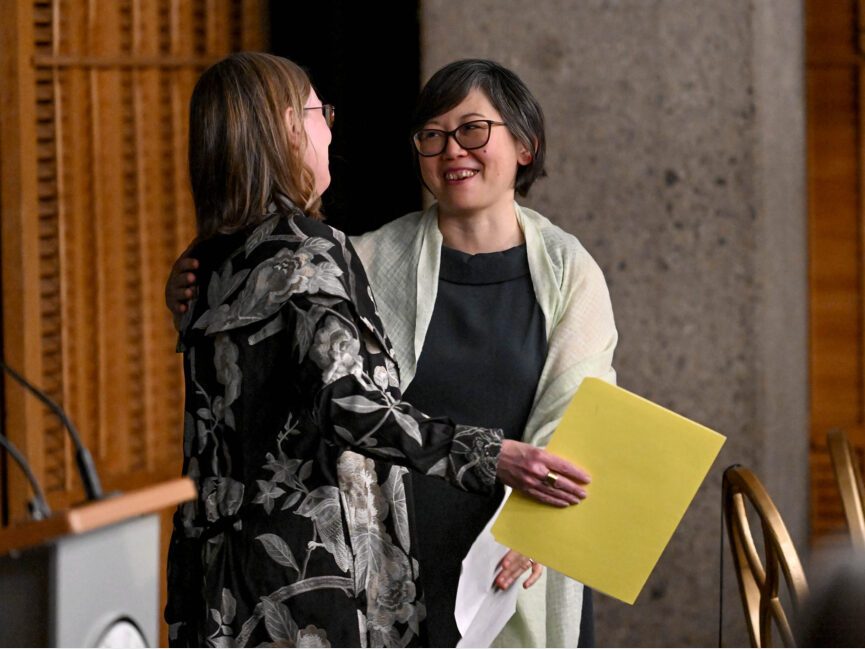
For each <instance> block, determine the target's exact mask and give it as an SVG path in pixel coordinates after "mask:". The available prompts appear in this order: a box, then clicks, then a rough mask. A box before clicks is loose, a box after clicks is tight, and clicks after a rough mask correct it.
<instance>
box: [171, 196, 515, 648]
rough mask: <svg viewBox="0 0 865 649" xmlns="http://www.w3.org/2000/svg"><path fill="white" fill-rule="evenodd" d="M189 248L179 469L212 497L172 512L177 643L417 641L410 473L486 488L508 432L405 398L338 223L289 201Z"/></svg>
mask: <svg viewBox="0 0 865 649" xmlns="http://www.w3.org/2000/svg"><path fill="white" fill-rule="evenodd" d="M192 254H193V256H195V257H196V258H197V259H199V261H200V264H201V265H200V271H199V277H200V278H201V285H200V287H199V297H198V298H197V300H196V301H195V302H194V303H193V304H192V305H191V308H190V310H189V312H188V313H187V317H186V318H185V320H184V323H183V324H182V327H181V338H180V346H181V348H182V349H183V351H184V370H185V376H186V408H185V432H184V466H183V471H184V474H186V475H188V476H189V477H191V478H192V479H193V480H194V481H195V482H196V483H197V485H198V488H199V496H198V499H197V500H195V501H193V502H191V503H187V504H185V505H182V506H181V507H179V508H178V511H177V513H176V514H175V517H174V534H173V536H172V540H171V547H170V552H169V563H168V578H169V582H168V587H169V593H168V596H169V599H168V606H167V608H166V620H167V621H168V623H169V625H170V626H169V629H170V638H171V642H172V644H173V645H184V644H189V645H193V646H246V645H256V646H257V645H260V644H266V645H273V644H275V645H283V646H284V645H289V646H291V645H294V646H298V647H302V646H330V645H331V644H332V645H335V646H386V647H390V646H406V645H411V644H417V642H418V640H419V636H420V624H421V621H422V620H423V618H424V615H425V613H424V605H423V598H422V593H421V590H420V588H419V584H418V580H417V577H418V575H417V572H418V567H417V562H416V560H415V559H414V558H413V556H412V547H411V546H412V534H411V529H410V525H409V521H410V514H409V511H408V508H407V502H406V496H405V488H404V485H403V475H404V474H405V472H406V471H407V469H406V468H405V467H411V468H413V469H415V470H418V471H421V472H423V473H426V474H428V475H436V476H441V477H442V478H444V479H446V480H448V481H449V482H450V483H452V484H453V485H455V486H457V487H460V488H462V489H466V490H471V491H478V492H490V491H491V490H492V488H493V485H494V481H495V466H496V461H497V459H498V453H499V450H500V447H501V434H500V432H499V431H493V430H488V429H483V428H475V427H467V426H458V425H454V424H452V423H451V422H450V421H449V420H447V419H441V418H439V419H431V418H428V417H426V416H425V415H423V414H422V413H420V412H418V411H417V410H415V409H413V408H412V407H411V406H410V405H409V404H407V403H405V402H402V401H401V400H400V392H399V388H398V386H399V376H398V373H397V368H396V365H395V363H394V360H393V358H394V354H393V350H392V348H391V344H390V342H389V341H388V339H387V337H386V336H385V334H384V332H383V330H382V325H381V322H380V320H379V317H378V315H377V313H376V307H375V301H374V299H373V296H372V291H371V290H370V288H369V285H368V283H367V279H366V275H365V273H364V271H363V267H362V266H361V264H360V262H359V261H358V259H357V256H356V255H355V254H354V251H353V249H352V247H351V244H349V243H348V242H347V241H346V238H345V236H344V235H343V234H342V233H341V232H339V231H336V230H333V229H332V228H330V227H328V226H326V225H324V224H323V223H321V222H319V221H315V220H312V219H308V218H306V217H305V216H303V215H302V214H300V213H299V212H296V211H294V210H290V209H282V210H280V211H274V213H273V214H270V215H268V217H267V218H266V220H264V222H262V223H261V224H260V225H259V226H257V227H256V228H255V229H254V230H252V231H251V232H250V231H247V232H245V233H237V234H234V235H225V236H222V235H220V236H217V237H214V238H213V239H210V240H207V241H205V242H204V243H202V244H200V245H199V246H198V247H197V248H196V250H195V251H194V252H193V253H192ZM348 449H352V450H351V451H350V450H348ZM355 451H356V452H355Z"/></svg>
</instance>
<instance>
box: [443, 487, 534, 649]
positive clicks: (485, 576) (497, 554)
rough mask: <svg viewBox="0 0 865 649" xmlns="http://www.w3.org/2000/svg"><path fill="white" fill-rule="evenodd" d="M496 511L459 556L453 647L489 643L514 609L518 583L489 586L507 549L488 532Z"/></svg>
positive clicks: (487, 645) (482, 645) (485, 645)
mask: <svg viewBox="0 0 865 649" xmlns="http://www.w3.org/2000/svg"><path fill="white" fill-rule="evenodd" d="M505 500H507V498H505ZM502 505H504V503H502ZM499 511H501V507H499ZM498 515H499V512H496V514H495V516H493V517H492V518H491V519H490V522H489V523H487V526H486V527H485V528H484V530H483V532H481V533H480V535H478V538H477V540H476V541H475V542H474V544H473V545H472V547H471V549H470V550H469V553H468V554H467V555H466V558H465V559H463V567H462V573H461V574H460V581H459V585H458V586H457V600H456V609H455V610H454V616H455V617H456V621H457V628H458V629H459V630H460V634H461V635H462V640H460V641H459V643H457V647H489V646H490V644H492V642H493V640H495V638H496V636H497V635H498V634H499V633H500V632H501V630H502V629H503V628H504V627H505V624H507V622H508V620H509V619H511V616H512V615H513V614H514V612H515V611H516V610H517V594H518V593H519V583H518V582H517V581H515V582H514V583H513V585H511V587H510V588H508V589H507V590H499V589H497V588H495V587H494V586H493V581H494V580H495V577H496V574H498V564H499V561H501V560H502V557H504V556H505V554H507V552H508V548H506V547H505V546H503V545H501V544H500V543H497V542H496V540H495V539H494V538H493V535H492V533H491V532H490V528H491V527H492V524H493V522H494V521H495V520H496V518H497V517H498Z"/></svg>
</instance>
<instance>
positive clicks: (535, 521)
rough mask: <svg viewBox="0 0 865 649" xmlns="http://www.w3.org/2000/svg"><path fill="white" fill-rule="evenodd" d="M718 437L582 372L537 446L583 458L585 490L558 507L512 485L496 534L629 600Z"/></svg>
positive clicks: (707, 462)
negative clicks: (543, 443)
mask: <svg viewBox="0 0 865 649" xmlns="http://www.w3.org/2000/svg"><path fill="white" fill-rule="evenodd" d="M725 440H726V438H725V437H724V436H723V435H719V434H718V433H716V432H714V431H712V430H709V429H708V428H706V427H705V426H701V425H700V424H697V423H695V422H693V421H690V420H689V419H686V418H684V417H682V416H680V415H677V414H676V413H674V412H671V411H670V410H667V409H665V408H662V407H661V406H659V405H657V404H654V403H652V402H651V401H648V400H646V399H643V398H642V397H639V396H637V395H635V394H632V393H630V392H628V391H627V390H623V389H622V388H618V387H616V386H614V385H610V384H609V383H605V382H604V381H601V380H600V379H593V378H589V379H585V380H584V381H583V383H582V384H581V385H580V388H579V390H577V393H576V395H575V396H574V399H573V401H571V404H570V406H568V409H567V411H566V412H565V416H564V417H563V418H562V422H561V424H559V427H558V428H557V429H556V432H555V433H554V434H553V437H552V440H551V441H550V444H549V446H548V447H547V450H549V451H550V452H551V453H555V454H556V455H560V456H562V457H564V458H566V459H568V460H570V461H571V462H573V463H574V464H576V465H578V466H581V467H583V468H585V469H586V470H587V471H588V472H589V475H591V477H592V482H591V484H590V485H589V486H588V489H587V491H588V494H589V495H588V498H586V500H584V501H583V502H582V503H580V504H579V505H575V506H571V507H568V508H566V509H559V508H556V507H550V506H548V505H542V504H540V503H537V502H535V501H533V500H530V499H529V498H527V497H525V496H522V495H521V494H519V493H517V492H513V493H512V494H511V496H510V498H509V499H508V502H507V503H506V504H505V506H504V508H503V509H502V512H501V514H499V518H498V520H497V521H496V522H495V524H494V525H493V527H492V533H493V535H494V536H495V538H496V540H497V541H498V542H499V543H501V544H503V545H506V546H508V547H510V548H513V549H515V550H518V551H519V552H522V553H523V554H525V555H527V556H530V557H532V558H533V559H535V560H536V561H538V562H540V563H542V564H544V565H546V566H549V567H550V568H554V569H555V570H557V571H559V572H561V573H563V574H565V575H568V576H569V577H572V578H573V579H576V580H577V581H581V582H583V583H584V584H586V585H587V586H590V587H592V588H594V589H596V590H599V591H601V592H602V593H606V594H607V595H610V596H611V597H615V598H616V599H619V600H622V601H623V602H626V603H627V604H633V603H634V601H635V600H636V599H637V595H639V594H640V590H641V589H642V588H643V585H644V584H645V583H646V580H647V579H648V578H649V575H650V574H651V572H652V569H653V568H654V567H655V564H656V563H657V562H658V559H659V558H660V556H661V552H663V550H664V548H665V547H666V545H667V543H668V542H669V541H670V537H672V535H673V532H674V531H675V529H676V526H677V525H678V524H679V521H681V520H682V516H683V515H684V514H685V510H686V509H687V508H688V505H689V504H690V503H691V500H693V498H694V495H695V494H696V493H697V489H698V487H699V486H700V483H701V482H702V481H703V479H704V478H705V477H706V474H707V473H708V471H709V468H710V467H711V466H712V463H713V462H714V461H715V458H716V457H717V455H718V452H719V451H720V450H721V446H723V444H724V441H725Z"/></svg>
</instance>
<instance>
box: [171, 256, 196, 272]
mask: <svg viewBox="0 0 865 649" xmlns="http://www.w3.org/2000/svg"><path fill="white" fill-rule="evenodd" d="M196 268H198V260H197V259H196V258H195V257H180V258H179V259H178V260H177V261H175V262H174V267H173V268H172V269H171V272H172V273H184V272H186V271H191V270H195V269H196Z"/></svg>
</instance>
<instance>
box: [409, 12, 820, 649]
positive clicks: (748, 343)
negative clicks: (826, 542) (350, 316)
mask: <svg viewBox="0 0 865 649" xmlns="http://www.w3.org/2000/svg"><path fill="white" fill-rule="evenodd" d="M421 8H422V10H421V30H422V36H421V43H422V61H423V76H424V78H427V77H428V76H429V75H430V74H431V73H432V72H433V71H435V70H436V69H438V68H439V67H441V66H442V65H443V64H445V63H447V62H449V61H451V60H454V59H456V58H462V57H468V56H477V57H485V58H492V59H495V60H498V61H499V62H501V63H503V64H504V65H506V66H508V67H510V68H512V69H513V70H515V71H516V72H517V73H518V74H519V75H520V76H521V77H522V78H523V80H524V81H525V82H526V83H527V84H528V85H529V87H530V88H531V89H532V90H533V91H534V92H535V94H536V95H537V96H538V98H539V100H540V101H541V104H542V105H543V107H544V110H545V112H546V116H547V120H548V125H549V126H548V128H549V132H548V135H549V156H548V160H549V163H548V171H549V177H548V178H547V179H545V180H543V181H541V182H540V183H539V184H538V185H537V186H536V187H535V189H534V190H533V191H532V194H531V195H530V196H529V198H528V199H527V200H526V201H525V203H526V204H528V205H529V206H531V207H534V208H535V209H537V210H539V211H540V212H542V213H544V214H545V215H547V216H548V217H550V218H551V219H552V220H553V221H555V222H556V223H558V224H559V225H561V226H562V227H564V228H565V229H567V230H569V231H571V232H573V233H575V234H576V235H577V236H578V237H579V238H580V239H581V240H582V241H583V243H584V244H585V245H586V247H587V248H588V249H589V251H590V252H591V253H592V254H593V255H594V256H595V258H596V259H597V260H598V262H599V263H600V265H601V267H602V268H603V269H604V271H605V273H606V277H607V280H608V283H609V285H610V291H611V294H612V299H613V307H614V309H615V312H616V320H617V324H618V327H619V331H620V335H621V342H620V344H619V349H618V351H617V354H616V368H617V370H618V373H619V380H620V383H621V385H622V386H624V387H626V388H628V389H631V390H633V391H635V392H638V393H640V394H642V395H645V396H646V397H648V398H650V399H652V400H654V401H657V402H658V403H661V404H663V405H665V406H668V407H670V408H673V409H675V410H677V411H678V412H680V413H682V414H684V415H686V416H688V417H691V418H693V419H696V420H697V421H700V422H702V423H705V424H706V425H708V426H710V427H712V428H714V429H716V430H718V431H720V432H722V433H723V434H725V435H727V436H728V438H729V441H728V443H727V445H726V447H725V449H724V450H723V451H722V454H721V457H720V458H719V460H718V462H717V463H716V465H715V468H714V469H713V471H712V472H711V474H710V476H709V478H708V480H707V481H706V483H705V484H704V486H703V487H702V489H701V490H700V492H699V494H698V495H697V498H696V500H695V502H694V503H693V505H692V506H691V508H690V510H689V511H688V513H687V514H686V516H685V518H684V520H683V522H682V525H681V526H680V528H679V530H678V531H677V533H676V534H675V536H674V538H673V540H672V542H671V544H670V546H669V547H668V549H667V551H666V552H665V553H664V555H663V556H662V558H661V561H660V562H659V565H658V567H657V569H656V570H655V572H654V574H653V575H652V577H651V578H650V580H649V583H648V584H647V586H646V588H645V590H644V591H643V593H642V595H641V596H640V598H639V600H638V601H637V603H636V605H635V606H633V607H628V606H625V605H623V604H620V603H618V602H615V601H613V600H610V599H607V598H603V597H601V598H599V599H600V601H599V603H598V607H597V608H598V611H597V637H598V642H599V644H601V645H602V646H604V645H606V646H610V645H626V646H627V645H631V646H694V645H696V646H716V645H715V643H716V642H717V628H718V599H719V589H718V581H719V579H718V574H719V534H720V482H721V473H722V470H723V468H724V467H726V466H727V465H729V464H731V463H733V462H740V463H742V464H746V465H748V466H750V467H752V468H754V469H755V470H756V472H757V473H758V475H759V476H760V477H761V478H762V479H763V480H764V482H765V483H766V485H767V487H768V488H769V490H770V492H771V493H772V494H773V495H774V496H775V499H776V501H777V502H778V505H779V509H780V510H781V513H782V515H783V516H784V517H785V519H786V520H787V521H788V524H789V526H790V527H791V531H792V533H793V536H794V539H795V540H796V541H797V542H798V544H799V546H800V547H804V543H805V542H806V537H807V489H808V474H807V438H808V429H807V414H808V413H807V347H806V344H807V339H806V326H807V310H806V304H807V302H806V301H807V293H806V291H807V282H806V220H805V219H806V214H805V179H804V100H803V43H802V38H803V34H802V12H801V7H800V3H798V2H794V1H791V0H724V1H723V2H718V1H717V0H618V1H615V0H609V1H603V0H534V1H533V2H525V1H524V0H474V1H473V2H468V3H456V2H452V1H448V0H422V2H421ZM725 561H726V562H727V564H728V565H729V554H728V555H727V556H725ZM726 580H727V588H726V591H725V597H724V603H725V609H726V610H725V618H726V623H725V644H727V645H733V644H735V645H744V644H745V643H747V638H746V636H745V635H744V621H743V617H742V611H741V607H740V604H739V601H738V599H737V595H736V590H735V584H734V577H733V576H732V573H731V572H729V571H728V572H727V573H726Z"/></svg>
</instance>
